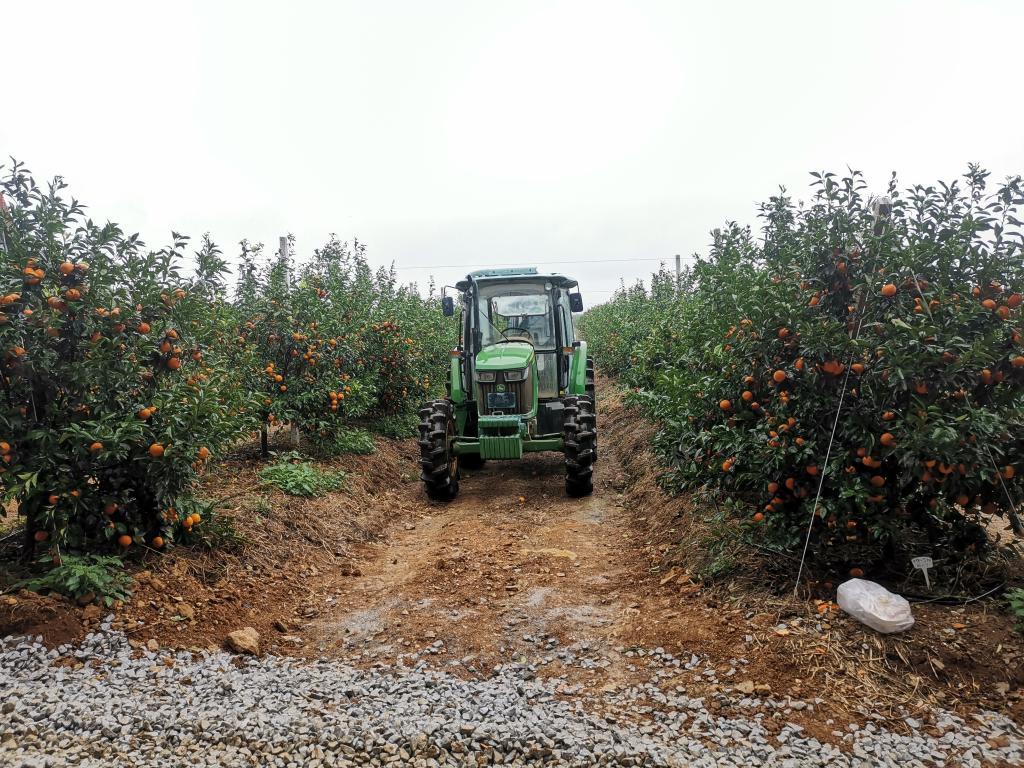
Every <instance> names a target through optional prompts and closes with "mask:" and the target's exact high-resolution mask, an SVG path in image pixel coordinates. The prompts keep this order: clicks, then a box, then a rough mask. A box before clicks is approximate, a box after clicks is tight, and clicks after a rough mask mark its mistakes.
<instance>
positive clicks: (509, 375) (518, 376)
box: [505, 368, 530, 381]
mask: <svg viewBox="0 0 1024 768" xmlns="http://www.w3.org/2000/svg"><path fill="white" fill-rule="evenodd" d="M529 375H530V369H529V368H523V369H522V370H521V371H505V381H525V380H526V377H527V376H529Z"/></svg>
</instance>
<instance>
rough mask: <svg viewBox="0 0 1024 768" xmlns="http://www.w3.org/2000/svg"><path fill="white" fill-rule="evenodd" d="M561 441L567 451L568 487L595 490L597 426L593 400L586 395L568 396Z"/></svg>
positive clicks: (579, 492)
mask: <svg viewBox="0 0 1024 768" xmlns="http://www.w3.org/2000/svg"><path fill="white" fill-rule="evenodd" d="M563 402H564V414H565V420H564V422H563V426H562V441H563V443H564V451H565V491H566V493H568V494H569V495H570V496H574V497H579V496H588V495H589V494H591V493H592V492H593V490H594V467H593V465H594V462H595V461H596V460H597V430H596V428H595V423H596V417H595V415H594V401H593V400H591V399H590V398H589V397H587V396H586V395H583V396H578V395H574V396H572V397H567V398H565V400H564V401H563Z"/></svg>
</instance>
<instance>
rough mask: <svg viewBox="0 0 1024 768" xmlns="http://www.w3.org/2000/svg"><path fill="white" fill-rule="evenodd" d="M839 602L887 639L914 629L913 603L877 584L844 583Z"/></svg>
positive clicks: (843, 607)
mask: <svg viewBox="0 0 1024 768" xmlns="http://www.w3.org/2000/svg"><path fill="white" fill-rule="evenodd" d="M836 602H838V603H839V607H840V608H842V609H843V610H844V611H846V612H847V613H848V614H850V615H851V616H853V618H855V619H856V620H857V621H859V622H861V623H862V624H867V625H868V626H869V627H871V628H872V629H874V630H877V631H878V632H883V633H885V634H887V635H888V634H892V633H893V632H903V631H905V630H908V629H910V628H911V627H912V626H914V616H913V614H911V612H910V603H908V602H907V601H906V599H905V598H903V597H900V596H899V595H895V594H893V593H892V592H890V591H889V590H888V589H886V588H885V587H883V586H882V585H881V584H876V583H875V582H873V581H866V580H865V579H850V580H849V581H844V582H843V583H842V584H840V585H839V590H838V598H837V600H836Z"/></svg>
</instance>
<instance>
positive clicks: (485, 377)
mask: <svg viewBox="0 0 1024 768" xmlns="http://www.w3.org/2000/svg"><path fill="white" fill-rule="evenodd" d="M476 378H477V381H494V371H477V372H476Z"/></svg>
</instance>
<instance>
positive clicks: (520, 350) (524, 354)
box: [476, 341, 534, 371]
mask: <svg viewBox="0 0 1024 768" xmlns="http://www.w3.org/2000/svg"><path fill="white" fill-rule="evenodd" d="M533 357H534V352H533V345H532V344H527V343H525V342H519V341H514V342H511V343H507V344H492V345H491V346H489V347H484V348H483V349H481V350H480V351H479V352H478V353H477V356H476V369H477V370H478V371H509V370H518V369H520V368H525V367H526V366H528V365H530V364H532V363H533Z"/></svg>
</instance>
